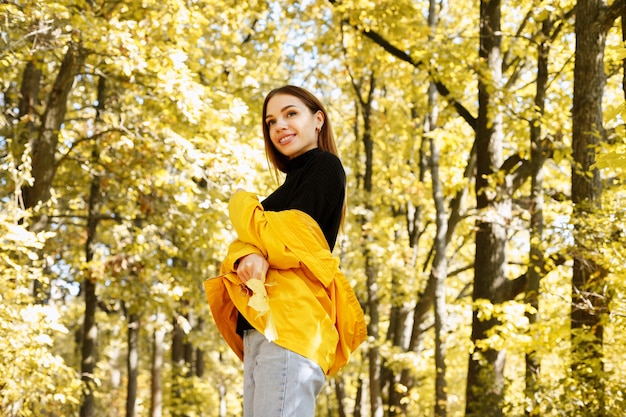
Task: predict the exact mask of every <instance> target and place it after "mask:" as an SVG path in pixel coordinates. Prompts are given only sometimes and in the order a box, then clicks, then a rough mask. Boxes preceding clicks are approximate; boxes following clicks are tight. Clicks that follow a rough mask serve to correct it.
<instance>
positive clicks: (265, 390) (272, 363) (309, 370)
mask: <svg viewBox="0 0 626 417" xmlns="http://www.w3.org/2000/svg"><path fill="white" fill-rule="evenodd" d="M243 351H244V360H243V415H244V417H314V416H315V398H316V397H317V394H319V392H320V391H321V389H322V387H323V386H324V381H325V375H324V372H323V371H322V368H320V367H319V365H318V364H316V363H315V362H313V361H312V360H310V359H307V358H305V357H304V356H301V355H299V354H297V353H295V352H292V351H290V350H288V349H285V348H283V347H280V346H278V345H276V344H274V343H272V342H269V341H268V340H267V339H266V338H265V336H263V335H262V334H261V333H259V332H258V331H256V330H246V331H244V335H243Z"/></svg>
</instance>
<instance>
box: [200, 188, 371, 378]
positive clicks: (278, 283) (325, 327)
mask: <svg viewBox="0 0 626 417" xmlns="http://www.w3.org/2000/svg"><path fill="white" fill-rule="evenodd" d="M228 207H229V213H230V219H231V222H232V224H233V227H234V228H235V230H236V231H237V235H238V239H237V240H236V241H234V242H233V243H232V244H231V246H230V248H229V251H228V254H227V256H226V259H225V260H224V262H223V263H222V266H221V270H220V274H221V275H220V276H217V277H214V278H209V279H207V280H206V281H205V282H204V289H205V291H206V297H207V301H208V302H209V305H210V307H211V313H212V315H213V318H214V320H215V323H216V325H217V327H218V329H219V331H220V333H221V334H222V336H223V337H224V339H225V340H226V342H227V343H228V345H229V346H230V347H231V348H232V349H233V351H234V352H235V353H236V354H237V356H239V358H240V359H242V360H243V341H242V339H241V337H240V336H239V335H238V334H237V333H236V326H237V314H238V312H239V313H240V314H243V316H244V317H245V318H246V320H248V322H249V323H250V324H251V325H252V326H253V327H254V328H255V329H257V330H258V331H260V332H261V333H265V329H266V326H267V319H268V317H269V316H270V314H271V317H272V319H273V320H274V323H275V326H276V334H277V336H278V337H277V339H276V340H274V343H276V344H277V345H279V346H282V347H284V348H286V349H289V350H291V351H294V352H296V353H299V354H300V355H302V356H305V357H307V358H309V359H311V360H313V361H314V362H316V363H317V364H319V366H320V367H321V368H322V369H323V370H324V372H325V373H326V374H327V375H333V374H334V373H336V372H337V371H338V370H339V369H340V368H341V367H343V366H344V365H345V364H346V363H347V362H348V359H349V357H350V354H351V352H354V350H355V349H356V348H357V347H358V346H359V345H360V344H361V343H362V342H363V341H364V340H365V338H366V336H367V329H366V326H365V320H364V317H363V311H362V309H361V306H360V304H359V302H358V300H357V298H356V296H355V294H354V292H353V291H352V287H351V286H350V284H349V283H348V281H347V279H346V277H345V276H344V275H343V273H342V272H341V271H340V270H339V260H338V259H337V258H334V257H333V256H332V254H331V252H330V250H329V247H328V243H327V242H326V239H325V238H324V234H323V233H322V230H321V229H320V227H319V226H318V224H317V222H315V220H313V218H311V217H310V216H309V215H307V214H306V213H304V212H302V211H299V210H286V211H280V212H272V211H267V212H266V211H264V210H263V206H261V204H260V202H259V200H258V199H257V197H256V196H255V195H254V194H251V193H248V192H244V191H240V192H237V193H235V195H234V196H233V198H232V199H231V200H230V202H229V206H228ZM250 253H259V254H261V255H263V256H265V257H266V259H267V260H268V262H269V264H270V269H269V271H268V273H267V277H266V281H265V282H266V284H267V286H266V289H267V293H268V302H269V307H270V314H265V315H263V316H259V314H258V313H257V311H256V310H254V309H253V308H252V307H249V306H248V301H249V295H247V294H246V292H245V291H242V289H241V286H240V284H241V281H240V279H239V278H238V277H237V274H236V272H235V271H236V268H235V262H236V261H237V260H238V259H239V258H241V257H242V256H245V255H248V254H250Z"/></svg>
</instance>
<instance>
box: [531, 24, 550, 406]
mask: <svg viewBox="0 0 626 417" xmlns="http://www.w3.org/2000/svg"><path fill="white" fill-rule="evenodd" d="M551 19H552V17H551V16H548V17H547V18H546V19H545V20H544V21H543V23H542V28H541V34H542V35H543V36H542V38H541V39H542V41H541V43H540V44H539V47H538V51H537V52H538V53H537V82H536V85H537V90H536V93H535V108H536V111H537V113H536V115H535V116H534V117H533V118H532V119H531V122H530V149H531V151H530V158H531V171H532V172H531V195H530V253H529V255H530V256H529V258H530V260H529V267H528V271H527V272H526V275H527V283H526V303H528V305H530V306H531V307H532V308H533V311H531V312H527V313H526V317H528V321H529V323H530V324H531V326H532V325H533V324H535V323H536V322H537V314H538V311H539V283H540V280H541V277H542V275H543V273H544V272H543V271H544V255H543V253H544V248H543V226H544V224H543V198H544V193H543V163H544V161H545V157H544V149H543V142H542V138H541V134H542V132H541V119H542V117H543V114H544V109H545V101H546V90H547V88H548V81H549V79H548V76H549V74H548V58H549V53H550V42H549V39H550V36H551V34H552V25H553V22H552V20H551ZM539 370H540V361H539V358H538V357H537V356H536V355H535V353H534V352H530V353H528V354H527V355H526V388H525V393H526V401H527V403H528V406H527V407H526V415H528V416H537V415H539V414H538V413H539V409H538V403H537V396H536V393H537V390H538V380H539Z"/></svg>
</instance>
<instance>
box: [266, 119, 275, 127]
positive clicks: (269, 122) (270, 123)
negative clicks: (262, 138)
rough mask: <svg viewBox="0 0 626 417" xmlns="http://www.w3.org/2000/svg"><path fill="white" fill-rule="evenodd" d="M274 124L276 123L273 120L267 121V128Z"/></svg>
mask: <svg viewBox="0 0 626 417" xmlns="http://www.w3.org/2000/svg"><path fill="white" fill-rule="evenodd" d="M274 123H276V122H275V121H274V120H268V121H267V126H268V127H269V126H272V125H273V124H274Z"/></svg>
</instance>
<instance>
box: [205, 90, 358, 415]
mask: <svg viewBox="0 0 626 417" xmlns="http://www.w3.org/2000/svg"><path fill="white" fill-rule="evenodd" d="M262 123H263V137H264V139H265V150H266V154H267V157H268V160H269V162H270V163H271V164H272V165H273V167H274V169H275V170H276V171H281V172H284V173H286V174H287V175H286V178H285V182H284V183H283V184H282V185H281V186H280V187H278V188H277V189H276V190H275V191H274V192H273V193H272V194H270V195H269V196H268V197H267V198H266V199H265V200H263V202H262V203H259V201H258V199H257V198H256V196H255V195H253V194H251V193H247V192H244V191H238V192H236V193H235V194H234V195H233V197H232V198H231V200H230V202H229V214H230V218H231V222H232V223H233V227H234V229H235V230H236V231H237V235H238V239H237V240H236V241H235V242H233V244H232V245H231V246H230V248H229V253H228V255H227V257H226V259H225V261H224V262H223V264H222V268H221V273H222V275H220V276H219V277H216V278H214V279H209V280H207V281H206V282H205V290H206V293H207V299H208V301H209V304H210V305H211V311H212V313H213V317H214V319H215V322H216V324H217V326H218V328H219V329H220V331H221V333H222V335H223V336H224V338H225V340H226V341H227V342H228V343H229V345H230V346H231V347H232V348H233V350H234V351H235V353H237V355H238V356H239V357H240V358H242V359H243V361H244V416H245V417H265V416H267V417H280V416H296V417H306V416H314V415H315V398H316V396H317V394H318V393H319V392H320V390H321V388H322V386H323V384H324V380H325V374H328V375H331V374H333V373H335V372H337V371H338V370H339V369H340V368H341V367H342V366H344V365H345V364H346V363H347V361H348V358H349V356H350V353H351V352H353V351H354V350H355V349H356V348H357V347H358V345H359V344H360V343H361V342H362V341H363V340H364V339H365V337H366V328H365V322H364V319H363V312H362V311H361V308H360V305H359V303H358V301H357V299H356V297H355V295H354V293H353V291H352V289H351V287H350V285H349V283H348V282H347V280H346V279H345V277H344V276H343V274H342V273H341V271H340V270H339V268H338V260H337V259H336V258H334V257H333V256H332V254H331V252H332V250H333V248H334V246H335V242H336V239H337V233H338V231H339V226H340V224H341V221H342V219H343V214H344V210H345V187H346V180H345V173H344V170H343V167H342V165H341V162H340V160H339V158H338V157H337V149H336V145H335V141H334V136H333V132H332V128H331V126H330V121H329V119H328V114H327V113H326V110H325V109H324V107H323V105H322V104H321V103H320V101H319V100H318V99H317V98H316V97H315V96H313V95H312V94H311V93H310V92H309V91H307V90H305V89H302V88H300V87H295V86H283V87H280V88H277V89H275V90H272V91H271V92H270V93H269V94H268V95H267V97H266V98H265V101H264V104H263V119H262ZM254 279H257V280H260V281H261V282H264V283H265V285H266V287H265V290H266V291H267V299H266V301H267V303H268V307H269V311H268V312H267V313H266V312H265V311H263V312H261V311H260V310H259V309H258V305H256V306H255V305H253V303H252V302H251V300H252V299H251V298H250V295H252V291H250V290H249V289H248V288H247V286H246V283H247V284H248V286H249V287H250V288H253V286H252V285H251V281H250V280H254Z"/></svg>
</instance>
